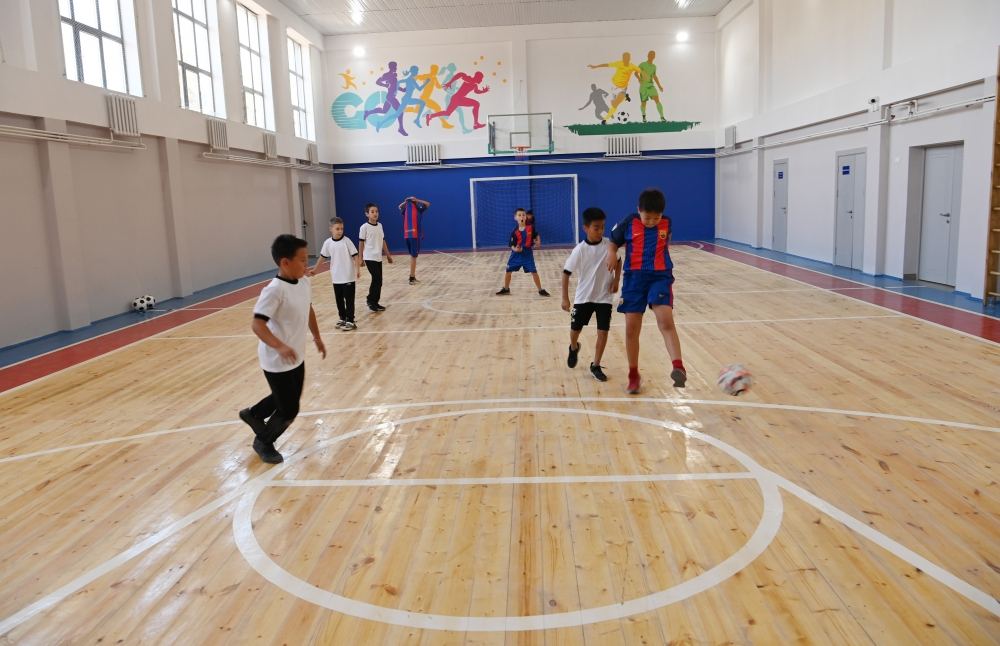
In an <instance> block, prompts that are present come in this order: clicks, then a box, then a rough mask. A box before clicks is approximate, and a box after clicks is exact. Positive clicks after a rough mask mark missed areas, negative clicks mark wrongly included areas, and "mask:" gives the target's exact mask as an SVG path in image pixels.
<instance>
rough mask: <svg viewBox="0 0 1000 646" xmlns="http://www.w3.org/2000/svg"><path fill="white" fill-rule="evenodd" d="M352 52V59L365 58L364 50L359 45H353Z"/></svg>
mask: <svg viewBox="0 0 1000 646" xmlns="http://www.w3.org/2000/svg"><path fill="white" fill-rule="evenodd" d="M352 51H353V52H354V58H364V57H365V48H364V47H362V46H361V45H355V46H354V49H353V50H352Z"/></svg>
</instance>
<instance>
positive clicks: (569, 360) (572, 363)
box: [566, 343, 580, 368]
mask: <svg viewBox="0 0 1000 646" xmlns="http://www.w3.org/2000/svg"><path fill="white" fill-rule="evenodd" d="M579 353H580V344H579V343H577V344H576V350H574V349H573V346H569V356H568V357H566V365H567V366H569V367H570V368H575V367H576V355H578V354H579Z"/></svg>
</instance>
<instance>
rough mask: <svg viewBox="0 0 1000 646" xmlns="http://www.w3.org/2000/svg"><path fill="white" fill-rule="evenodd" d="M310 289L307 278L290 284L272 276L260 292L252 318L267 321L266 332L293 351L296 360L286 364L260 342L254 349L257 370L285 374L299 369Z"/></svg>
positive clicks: (310, 301)
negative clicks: (259, 368)
mask: <svg viewBox="0 0 1000 646" xmlns="http://www.w3.org/2000/svg"><path fill="white" fill-rule="evenodd" d="M311 303H312V288H311V286H310V284H309V280H308V279H301V280H296V281H295V282H292V281H291V280H288V279H286V278H281V277H279V276H275V277H274V278H272V279H271V282H270V283H268V284H267V286H266V287H264V289H263V290H262V291H261V293H260V296H259V297H258V298H257V304H256V305H254V306H253V315H254V318H264V319H266V320H267V329H269V330H271V333H272V334H274V336H276V337H278V339H279V340H280V341H281V342H282V343H284V344H285V345H287V346H288V347H290V348H291V349H292V350H295V357H296V360H295V361H294V362H288V361H285V360H284V359H283V358H282V357H281V355H280V354H278V351H277V350H275V349H274V348H272V347H271V346H269V345H267V344H266V343H264V342H263V341H261V342H260V344H259V345H258V346H257V358H258V359H260V367H261V368H263V369H264V370H266V371H267V372H287V371H289V370H293V369H295V368H298V367H299V365H300V364H301V363H302V362H303V361H304V360H305V356H306V338H307V334H308V330H309V305H310V304H311Z"/></svg>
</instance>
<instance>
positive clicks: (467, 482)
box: [273, 409, 755, 487]
mask: <svg viewBox="0 0 1000 646" xmlns="http://www.w3.org/2000/svg"><path fill="white" fill-rule="evenodd" d="M493 410H499V411H501V412H506V410H505V409H490V411H491V412H492V411H493ZM560 410H562V409H560ZM567 410H568V409H567ZM464 414H466V412H465V411H461V412H458V413H455V415H464ZM754 477H755V476H754V475H753V474H752V473H750V472H749V471H736V472H729V471H727V472H721V471H720V472H710V473H662V474H646V475H635V476H629V475H617V476H597V475H594V476H498V477H493V478H399V479H393V478H371V479H364V480H275V481H274V482H273V486H276V487H451V486H459V485H461V486H474V485H522V484H593V483H598V482H612V483H614V482H674V481H696V480H746V479H753V478H754Z"/></svg>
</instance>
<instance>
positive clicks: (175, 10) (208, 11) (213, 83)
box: [170, 0, 226, 119]
mask: <svg viewBox="0 0 1000 646" xmlns="http://www.w3.org/2000/svg"><path fill="white" fill-rule="evenodd" d="M214 1H215V0H190V2H191V7H192V8H191V13H190V14H188V13H185V12H184V11H182V10H181V9H180V6H179V3H178V0H171V3H170V5H171V9H170V10H171V14H170V15H171V18H172V20H171V25H172V27H173V30H174V45H175V48H176V52H177V66H178V81H179V83H178V85H179V90H180V100H181V107H182V108H184V109H185V110H192V111H194V112H200V113H201V114H205V115H208V116H214V117H219V118H221V119H224V118H225V98H226V97H225V94H224V92H223V91H222V85H221V78H219V77H217V75H216V70H215V67H216V63H217V61H216V60H215V59H216V55H217V52H216V48H217V47H218V34H217V28H216V27H215V25H214V24H213V13H212V10H213V9H214V7H212V8H210V6H209V2H214ZM199 2H200V3H201V5H202V8H203V9H204V14H205V19H204V20H201V19H200V18H198V17H197V16H195V15H194V14H195V13H196V11H195V10H194V5H195V3H199ZM181 20H185V21H190V23H191V29H192V34H193V36H194V41H193V47H194V59H195V61H196V64H191V63H189V62H187V61H186V60H184V53H185V50H184V39H183V38H182V36H181ZM186 24H187V23H185V25H186ZM199 28H202V29H204V30H205V40H206V48H207V50H208V51H207V52H205V55H206V57H207V58H208V60H207V61H205V63H207V67H202V63H203V61H202V60H201V56H200V55H199V53H198V29H199ZM188 73H191V74H194V75H195V76H196V77H197V78H198V87H197V91H198V107H192V105H191V102H190V101H189V98H188ZM221 73H222V70H221V65H220V69H219V74H220V75H221ZM203 76H207V77H208V87H210V88H211V91H212V97H211V99H212V107H211V109H210V110H209V109H206V107H205V97H204V96H203V93H202V88H203V79H202V77H203Z"/></svg>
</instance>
